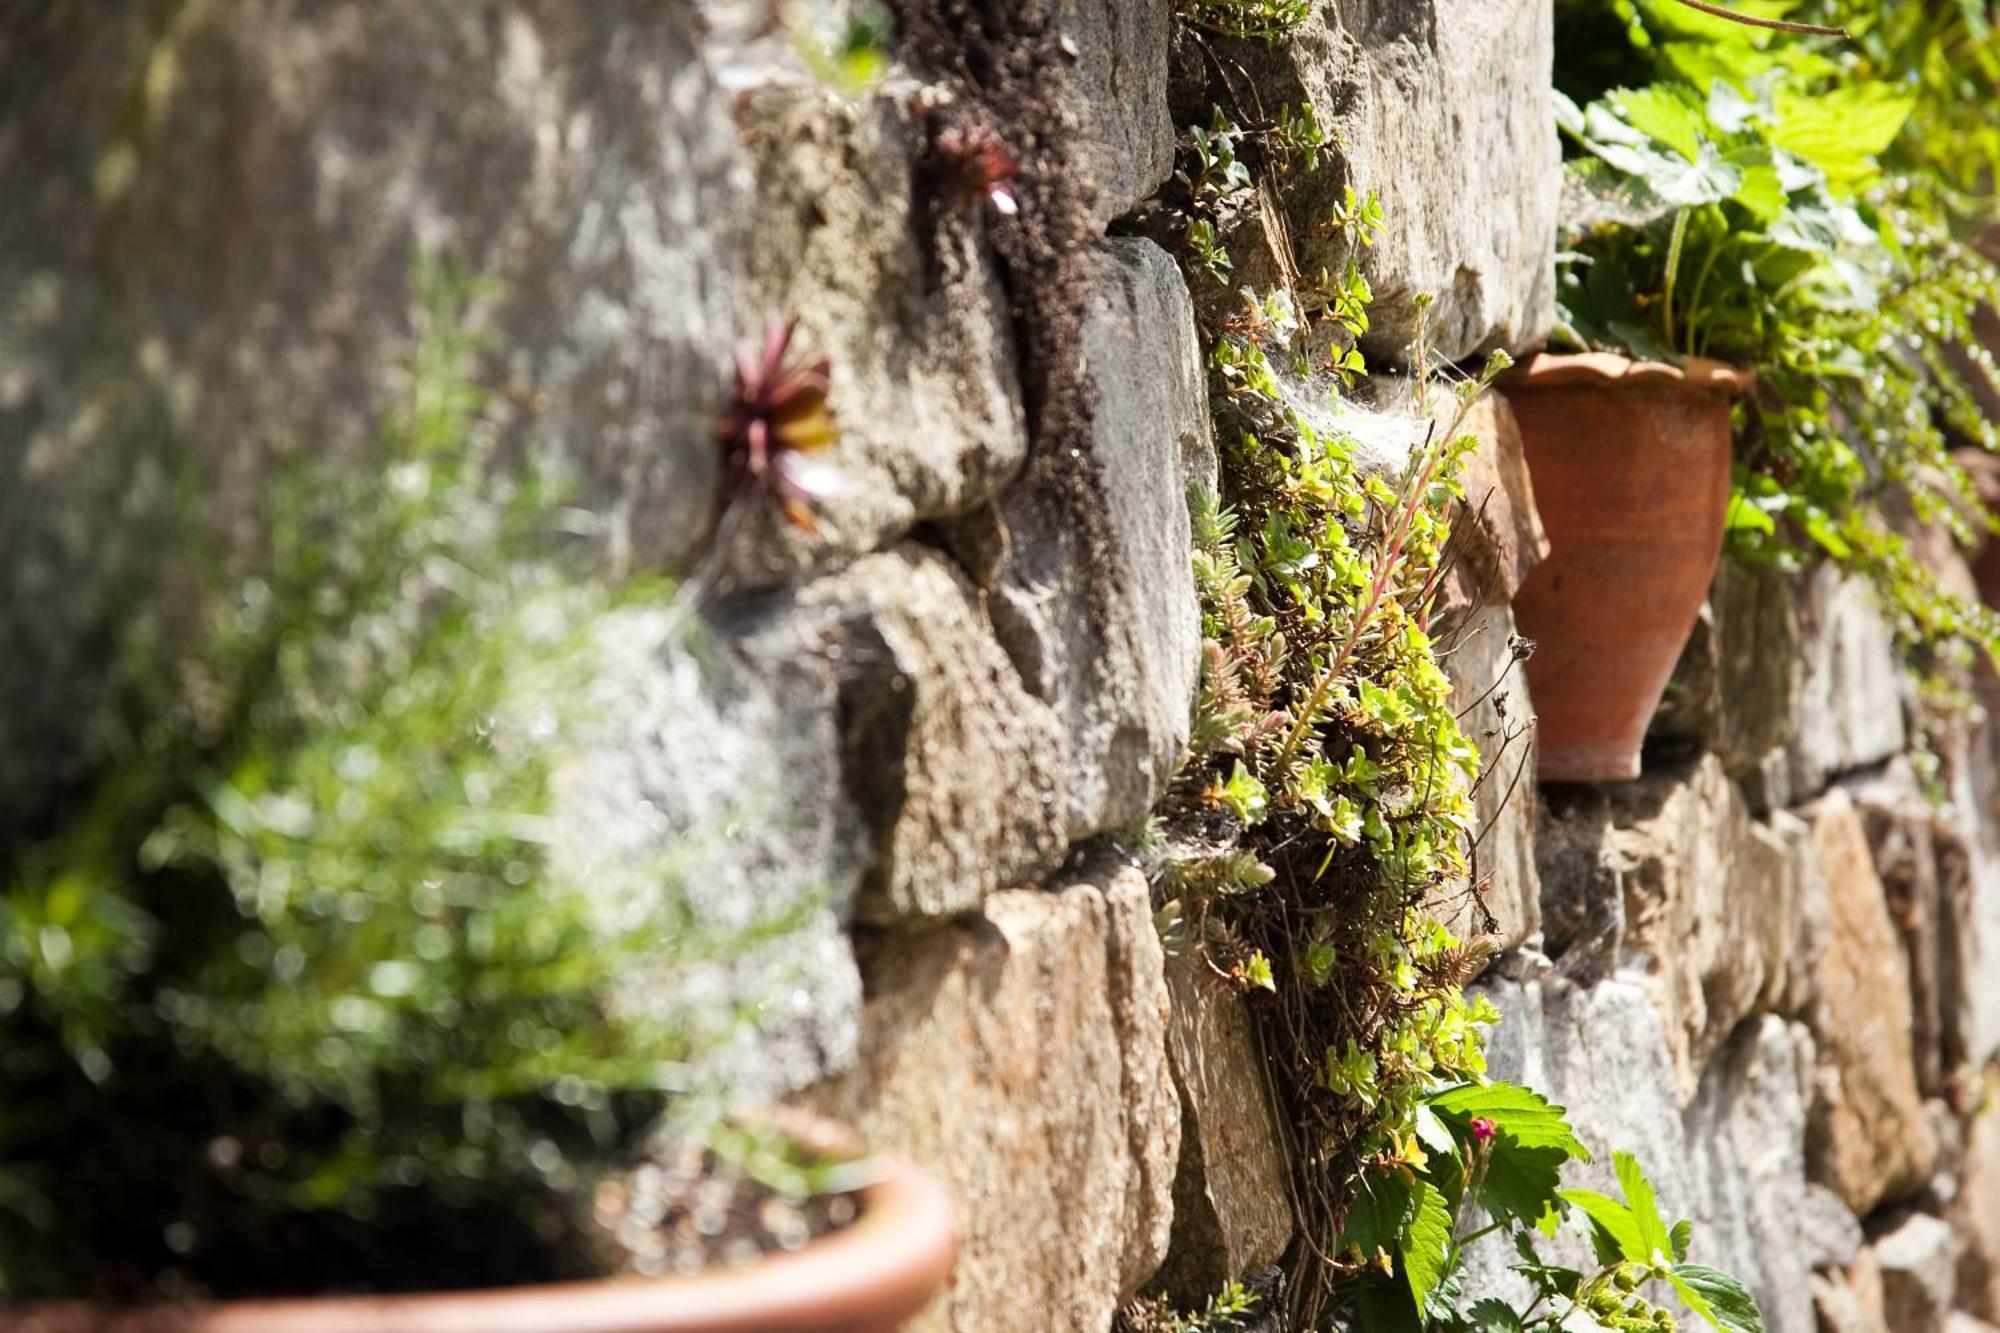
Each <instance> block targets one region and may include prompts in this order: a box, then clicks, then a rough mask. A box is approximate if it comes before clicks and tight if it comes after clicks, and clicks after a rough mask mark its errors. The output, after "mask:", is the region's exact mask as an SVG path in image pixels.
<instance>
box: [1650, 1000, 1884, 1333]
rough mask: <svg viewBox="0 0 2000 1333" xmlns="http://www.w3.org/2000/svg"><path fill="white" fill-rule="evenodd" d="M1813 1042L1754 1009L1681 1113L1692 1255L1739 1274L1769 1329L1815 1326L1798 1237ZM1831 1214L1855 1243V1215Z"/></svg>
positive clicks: (1787, 1331) (1796, 1330)
mask: <svg viewBox="0 0 2000 1333" xmlns="http://www.w3.org/2000/svg"><path fill="white" fill-rule="evenodd" d="M1812 1049H1813V1043H1812V1038H1811V1037H1810V1036H1809V1035H1808V1034H1807V1033H1806V1032H1805V1030H1804V1029H1803V1028H1802V1027H1799V1026H1797V1025H1794V1024H1787V1023H1786V1022H1785V1021H1784V1020H1783V1019H1781V1018H1778V1017H1776V1016H1775V1015H1772V1014H1765V1015H1763V1016H1761V1017H1759V1018H1754V1019H1751V1020H1750V1021H1748V1022H1746V1023H1745V1024H1743V1026H1742V1027H1741V1028H1740V1029H1739V1030H1738V1031H1737V1033H1736V1035H1735V1036H1734V1037H1732V1038H1731V1039H1730V1041H1729V1044H1728V1045H1726V1046H1725V1047H1723V1048H1722V1049H1721V1050H1720V1051H1718V1052H1717V1053H1716V1056H1715V1059H1714V1061H1713V1063H1712V1064H1711V1065H1710V1066H1709V1068H1708V1071H1707V1073H1706V1075H1705V1076H1704V1077H1703V1079H1702V1083H1701V1089H1700V1091H1699V1093H1698V1094H1697V1096H1696V1098H1695V1101H1694V1103H1693V1104H1692V1105H1691V1106H1690V1107H1689V1108H1688V1111H1687V1115H1686V1118H1685V1125H1686V1130H1687V1140H1688V1149H1689V1151H1690V1153H1691V1154H1692V1169H1693V1175H1694V1185H1695V1190H1694V1193H1695V1202H1694V1205H1693V1211H1692V1213H1691V1216H1692V1218H1693V1220H1694V1224H1695V1225H1694V1235H1695V1244H1696V1246H1697V1253H1696V1254H1695V1257H1696V1258H1697V1259H1698V1260H1699V1261H1700V1262H1703V1263H1707V1264H1710V1265H1712V1266H1714V1267H1717V1268H1721V1269H1723V1270H1724V1271H1726V1272H1729V1273H1732V1274H1734V1275H1735V1276H1736V1277H1737V1278H1739V1279H1741V1280H1742V1281H1743V1282H1744V1283H1745V1284H1746V1285H1747V1286H1748V1287H1749V1288H1750V1290H1751V1293H1752V1294H1753V1295H1755V1296H1756V1298H1757V1305H1758V1308H1759V1309H1760V1310H1762V1311H1763V1314H1764V1327H1765V1328H1766V1329H1769V1330H1771V1333H1813V1330H1814V1326H1815V1325H1814V1318H1813V1308H1812V1292H1811V1289H1810V1287H1809V1285H1808V1282H1807V1279H1808V1277H1809V1276H1810V1274H1811V1271H1812V1262H1811V1261H1812V1258H1813V1255H1812V1253H1811V1251H1810V1250H1809V1249H1808V1247H1807V1246H1806V1245H1805V1244H1803V1243H1802V1241H1803V1240H1805V1238H1806V1237H1805V1231H1804V1225H1803V1224H1804V1221H1805V1220H1806V1218H1807V1217H1808V1216H1809V1213H1808V1208H1807V1204H1808V1199H1809V1191H1808V1187H1807V1185H1806V1178H1805V1123H1806V1099H1807V1094H1808V1090H1809V1081H1808V1079H1809V1074H1808V1071H1809V1067H1810V1065H1811V1063H1812ZM1831 1202H1832V1203H1833V1204H1834V1206H1835V1207H1840V1205H1839V1202H1838V1200H1831ZM1843 1211H1844V1209H1843ZM1832 1220H1833V1221H1834V1223H1835V1224H1836V1225H1838V1223H1839V1222H1840V1221H1841V1220H1844V1221H1845V1223H1846V1225H1847V1226H1849V1227H1852V1228H1853V1229H1854V1233H1855V1234H1854V1240H1855V1242H1856V1245H1857V1247H1858V1243H1859V1239H1860V1236H1859V1227H1858V1225H1856V1224H1855V1222H1854V1219H1853V1216H1852V1215H1851V1214H1849V1215H1847V1216H1846V1217H1845V1218H1844V1219H1842V1218H1840V1216H1839V1215H1838V1214H1836V1215H1834V1218H1833V1219H1832Z"/></svg>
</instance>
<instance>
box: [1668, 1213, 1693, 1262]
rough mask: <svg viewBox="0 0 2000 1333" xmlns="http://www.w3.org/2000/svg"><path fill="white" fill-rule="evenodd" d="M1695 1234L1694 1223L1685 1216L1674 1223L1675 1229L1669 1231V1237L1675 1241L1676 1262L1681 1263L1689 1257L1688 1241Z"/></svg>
mask: <svg viewBox="0 0 2000 1333" xmlns="http://www.w3.org/2000/svg"><path fill="white" fill-rule="evenodd" d="M1693 1235H1694V1223H1692V1222H1690V1221H1688V1220H1687V1219H1686V1218H1685V1217H1683V1218H1682V1219H1681V1220H1680V1221H1678V1222H1676V1223H1674V1225H1673V1229H1672V1230H1670V1231H1669V1232H1667V1237H1668V1239H1670V1240H1672V1241H1673V1243H1674V1262H1675V1263H1679V1262H1680V1261H1681V1260H1683V1259H1685V1258H1687V1257H1688V1241H1689V1240H1691V1239H1692V1238H1693Z"/></svg>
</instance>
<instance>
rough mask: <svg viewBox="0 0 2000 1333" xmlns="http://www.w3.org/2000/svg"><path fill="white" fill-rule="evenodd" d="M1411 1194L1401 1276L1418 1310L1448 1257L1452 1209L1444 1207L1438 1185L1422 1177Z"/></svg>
mask: <svg viewBox="0 0 2000 1333" xmlns="http://www.w3.org/2000/svg"><path fill="white" fill-rule="evenodd" d="M1410 1198H1411V1202H1412V1203H1413V1204H1414V1205H1415V1206H1414V1209H1413V1211H1412V1213H1411V1216H1410V1225H1409V1229H1408V1230H1407V1231H1405V1232H1404V1234H1403V1247H1402V1252H1401V1258H1402V1261H1403V1280H1404V1282H1406V1283H1408V1284H1409V1288H1410V1298H1411V1299H1412V1300H1414V1301H1415V1302H1416V1305H1417V1308H1418V1309H1419V1310H1421V1309H1423V1308H1424V1303H1425V1302H1426V1301H1428V1300H1429V1299H1430V1295H1431V1292H1432V1290H1434V1289H1435V1288H1436V1287H1437V1284H1438V1281H1439V1280H1440V1279H1441V1278H1442V1277H1443V1276H1444V1269H1445V1262H1446V1260H1447V1259H1449V1258H1450V1257H1451V1210H1450V1209H1449V1208H1447V1207H1445V1203H1444V1195H1442V1194H1440V1193H1439V1192H1438V1189H1437V1186H1435V1185H1433V1184H1431V1183H1430V1182H1429V1181H1428V1180H1425V1179H1423V1178H1422V1177H1418V1179H1417V1182H1416V1184H1415V1185H1413V1186H1412V1187H1411V1188H1410Z"/></svg>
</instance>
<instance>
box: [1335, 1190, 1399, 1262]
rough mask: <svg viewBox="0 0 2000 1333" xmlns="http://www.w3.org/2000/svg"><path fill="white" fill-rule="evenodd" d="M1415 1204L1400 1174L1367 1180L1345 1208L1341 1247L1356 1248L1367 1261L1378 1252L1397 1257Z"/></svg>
mask: <svg viewBox="0 0 2000 1333" xmlns="http://www.w3.org/2000/svg"><path fill="white" fill-rule="evenodd" d="M1414 1204H1415V1201H1414V1200H1413V1199H1412V1198H1411V1196H1410V1186H1409V1182H1408V1181H1406V1180H1405V1179H1404V1178H1403V1176H1402V1175H1401V1174H1400V1173H1399V1172H1394V1171H1391V1172H1388V1173H1387V1174H1383V1175H1373V1174H1371V1175H1369V1176H1367V1177H1366V1178H1365V1179H1363V1180H1362V1182H1361V1188H1360V1189H1359V1190H1357V1191H1355V1195H1354V1202H1353V1203H1352V1204H1351V1205H1349V1207H1348V1210H1347V1224H1346V1225H1345V1226H1344V1227H1342V1228H1341V1232H1340V1247H1341V1248H1342V1249H1346V1248H1347V1247H1348V1246H1350V1245H1357V1246H1359V1247H1360V1248H1361V1253H1362V1255H1363V1256H1364V1257H1367V1258H1373V1257H1374V1255H1375V1252H1376V1251H1377V1250H1380V1251H1382V1252H1383V1253H1385V1254H1394V1253H1396V1251H1397V1250H1398V1249H1400V1248H1401V1247H1402V1244H1403V1233H1404V1232H1405V1231H1406V1230H1408V1228H1409V1225H1410V1214H1411V1210H1412V1208H1413V1207H1414Z"/></svg>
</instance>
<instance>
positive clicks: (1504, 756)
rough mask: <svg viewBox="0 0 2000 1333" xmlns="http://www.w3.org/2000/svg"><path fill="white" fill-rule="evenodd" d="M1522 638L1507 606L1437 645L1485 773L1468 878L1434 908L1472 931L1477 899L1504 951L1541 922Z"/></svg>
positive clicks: (1486, 611) (1483, 613) (1473, 616)
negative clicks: (1482, 904)
mask: <svg viewBox="0 0 2000 1333" xmlns="http://www.w3.org/2000/svg"><path fill="white" fill-rule="evenodd" d="M1518 641H1519V636H1518V634H1517V633H1516V631H1515V627H1514V613H1513V612H1512V611H1511V610H1510V609H1509V608H1508V607H1507V605H1506V604H1505V603H1504V602H1501V603H1496V604H1488V605H1484V606H1479V607H1477V608H1470V609H1468V610H1466V611H1465V612H1464V614H1463V615H1462V616H1460V617H1459V618H1458V623H1457V625H1455V626H1454V627H1453V628H1452V629H1451V630H1450V631H1448V632H1447V633H1446V635H1445V637H1444V640H1443V641H1442V643H1441V644H1440V649H1441V655H1442V656H1443V659H1444V667H1445V674H1446V675H1447V676H1449V677H1450V678H1451V707H1452V711H1453V712H1455V713H1456V714H1458V720H1459V725H1460V726H1462V727H1463V728H1464V729H1465V734H1466V735H1467V737H1469V738H1470V739H1471V741H1472V743H1473V744H1474V745H1476V746H1478V747H1479V761H1480V776H1479V779H1478V786H1477V787H1476V788H1475V789H1474V790H1473V794H1472V804H1473V815H1474V818H1475V826H1474V833H1473V843H1472V853H1471V857H1470V868H1471V873H1470V876H1469V883H1466V884H1460V885H1454V886H1452V888H1451V890H1450V891H1449V892H1447V893H1446V894H1445V895H1444V896H1443V898H1442V899H1441V901H1440V902H1439V904H1438V907H1439V909H1440V916H1441V917H1442V919H1443V920H1444V921H1445V924H1446V925H1448V926H1450V927H1451V928H1452V930H1453V931H1454V933H1456V934H1458V935H1459V936H1460V937H1461V938H1465V937H1469V936H1471V935H1473V934H1476V933H1479V932H1480V929H1481V928H1482V927H1483V926H1484V925H1485V924H1487V922H1486V919H1485V917H1484V916H1483V915H1482V914H1481V913H1479V912H1477V911H1475V910H1473V906H1472V902H1471V898H1472V897H1474V896H1476V897H1477V898H1478V899H1479V900H1480V901H1481V902H1483V903H1484V905H1485V909H1486V912H1488V913H1490V914H1491V921H1492V923H1493V924H1494V926H1495V927H1496V930H1495V933H1496V934H1497V935H1498V941H1497V944H1498V947H1501V948H1512V947H1514V946H1515V945H1517V944H1520V943H1521V942H1522V941H1524V940H1527V939H1528V938H1530V937H1531V936H1533V935H1534V934H1535V933H1536V932H1537V931H1539V930H1540V929H1541V928H1542V882H1541V876H1540V873H1539V872H1538V870H1537V869H1536V866H1535V811H1536V806H1535V774H1534V720H1535V713H1534V704H1533V703H1532V702H1531V701H1530V699H1529V697H1528V673H1527V671H1526V670H1525V668H1524V665H1523V662H1524V659H1523V657H1522V656H1521V655H1520V653H1519V652H1518V651H1517V643H1518Z"/></svg>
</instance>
